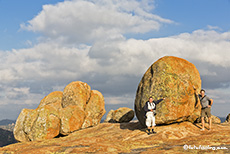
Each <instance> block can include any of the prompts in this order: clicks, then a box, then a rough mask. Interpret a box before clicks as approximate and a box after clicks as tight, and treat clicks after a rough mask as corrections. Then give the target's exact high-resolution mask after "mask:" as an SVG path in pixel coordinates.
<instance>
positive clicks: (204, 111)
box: [194, 88, 213, 131]
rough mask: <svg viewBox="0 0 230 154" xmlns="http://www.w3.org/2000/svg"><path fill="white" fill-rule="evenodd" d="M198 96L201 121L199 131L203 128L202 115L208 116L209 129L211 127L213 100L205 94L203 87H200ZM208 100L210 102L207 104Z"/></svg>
mask: <svg viewBox="0 0 230 154" xmlns="http://www.w3.org/2000/svg"><path fill="white" fill-rule="evenodd" d="M194 89H195V88H194ZM195 90H196V89H195ZM196 94H197V93H196ZM198 97H199V99H200V104H201V123H202V129H201V131H204V130H205V129H204V123H205V122H204V117H206V116H207V117H208V122H209V130H211V127H212V119H211V116H212V115H211V106H212V104H213V100H212V99H210V98H209V97H208V96H206V95H205V90H204V89H201V91H200V94H199V95H198ZM209 102H210V104H209Z"/></svg>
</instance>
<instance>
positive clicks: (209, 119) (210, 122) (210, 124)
mask: <svg viewBox="0 0 230 154" xmlns="http://www.w3.org/2000/svg"><path fill="white" fill-rule="evenodd" d="M207 116H208V122H209V130H211V128H212V115H211V108H207Z"/></svg>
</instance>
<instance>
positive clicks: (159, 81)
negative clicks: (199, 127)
mask: <svg viewBox="0 0 230 154" xmlns="http://www.w3.org/2000/svg"><path fill="white" fill-rule="evenodd" d="M193 87H195V88H196V89H197V90H200V88H201V79H200V74H199V72H198V70H197V69H196V67H195V66H194V65H193V64H192V63H190V62H188V61H187V60H184V59H181V58H177V57H172V56H166V57H163V58H161V59H159V60H158V61H156V62H155V63H153V64H152V65H151V66H150V67H149V69H148V70H147V71H146V73H145V74H144V76H143V77H142V79H141V81H140V83H139V86H138V89H137V92H136V99H135V112H136V116H137V118H138V120H139V121H140V123H141V124H142V125H145V118H144V114H145V112H144V109H143V107H144V105H145V102H146V101H148V98H149V97H150V96H152V97H153V99H154V100H158V99H160V98H163V97H165V98H166V99H165V100H164V101H162V102H161V103H159V104H158V105H157V109H156V112H157V115H156V124H169V123H174V122H181V121H191V122H194V121H195V120H196V119H197V118H198V117H199V116H200V103H199V102H197V101H196V97H195V93H194V89H193Z"/></svg>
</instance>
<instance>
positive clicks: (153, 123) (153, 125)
mask: <svg viewBox="0 0 230 154" xmlns="http://www.w3.org/2000/svg"><path fill="white" fill-rule="evenodd" d="M155 126H156V124H155V116H153V117H152V133H156V132H155V131H154V127H155Z"/></svg>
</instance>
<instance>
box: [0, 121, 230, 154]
mask: <svg viewBox="0 0 230 154" xmlns="http://www.w3.org/2000/svg"><path fill="white" fill-rule="evenodd" d="M207 126H208V124H206V127H207ZM200 128H201V124H192V123H191V122H181V123H174V124H170V125H161V126H157V127H156V131H157V134H151V135H147V134H146V132H145V128H142V126H141V124H140V123H139V122H130V123H101V124H99V125H97V126H95V127H91V128H87V129H81V130H79V131H76V132H73V133H72V134H70V135H68V136H66V137H61V138H54V139H48V140H43V141H33V142H24V143H16V144H12V145H9V146H6V147H3V148H0V153H4V154H11V153H23V154H31V153H33V154H50V153H55V154H63V153H77V154H78V153H203V152H206V153H220V154H223V153H230V123H222V124H213V129H212V130H211V131H205V132H203V131H200ZM185 145H188V146H190V148H193V147H194V146H196V147H199V146H202V147H203V148H205V147H208V146H209V147H210V148H211V147H212V149H208V150H201V149H187V150H185V149H184V146H185ZM219 147H221V148H222V150H213V148H216V149H217V148H219Z"/></svg>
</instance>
